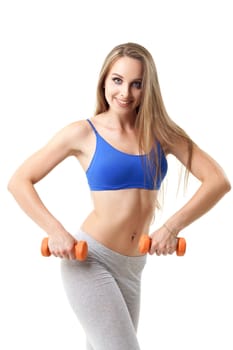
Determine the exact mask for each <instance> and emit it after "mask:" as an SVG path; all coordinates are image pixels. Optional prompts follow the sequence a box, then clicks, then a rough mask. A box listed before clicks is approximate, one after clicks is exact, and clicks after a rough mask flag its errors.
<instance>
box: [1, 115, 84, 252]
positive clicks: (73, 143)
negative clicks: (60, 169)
mask: <svg viewBox="0 0 233 350" xmlns="http://www.w3.org/2000/svg"><path fill="white" fill-rule="evenodd" d="M87 131H88V129H87V128H86V126H85V124H84V123H83V122H75V123H72V124H70V125H68V126H66V127H65V128H63V129H62V130H61V131H59V132H58V133H57V134H56V135H55V136H54V137H53V138H52V139H51V140H50V141H49V142H48V144H47V145H45V146H44V147H43V148H42V149H40V150H39V151H37V152H36V153H35V154H33V155H32V156H31V157H30V158H28V159H27V160H26V161H25V162H24V163H23V164H22V165H21V166H20V167H19V168H18V169H17V170H16V171H15V173H14V174H13V176H12V177H11V179H10V181H9V183H8V190H9V191H10V192H11V193H12V195H13V196H14V198H15V200H16V201H17V203H18V204H19V206H20V207H21V208H22V209H23V211H24V212H25V213H26V214H27V215H28V216H29V217H30V218H31V219H32V220H33V221H34V222H35V223H36V224H38V225H39V226H40V227H41V228H42V229H43V230H44V231H45V232H46V233H47V234H48V236H49V249H50V251H51V253H52V254H54V255H55V256H60V257H67V258H74V249H73V247H74V243H75V240H74V238H73V237H72V236H71V235H70V234H69V233H68V232H67V231H66V230H65V228H64V227H63V225H62V224H61V223H60V222H59V221H58V220H57V219H56V218H55V217H54V216H53V215H52V214H51V212H50V211H49V210H48V209H47V208H46V206H45V205H44V203H43V202H42V200H41V198H40V197H39V194H38V193H37V191H36V190H35V187H34V185H35V184H36V183H37V182H39V181H40V180H41V179H42V178H44V177H45V176H46V175H47V174H48V173H49V172H50V171H51V170H52V169H53V168H54V167H56V165H58V164H59V163H60V162H62V161H63V160H64V159H65V158H67V157H68V156H71V155H76V156H78V153H79V152H81V147H80V145H81V144H82V141H83V140H84V138H85V135H86V134H87Z"/></svg>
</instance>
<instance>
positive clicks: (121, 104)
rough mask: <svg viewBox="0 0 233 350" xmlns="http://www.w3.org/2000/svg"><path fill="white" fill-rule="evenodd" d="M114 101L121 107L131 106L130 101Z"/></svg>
mask: <svg viewBox="0 0 233 350" xmlns="http://www.w3.org/2000/svg"><path fill="white" fill-rule="evenodd" d="M116 100H117V103H118V104H119V105H120V106H122V107H127V106H129V105H130V104H131V101H122V100H118V99H116Z"/></svg>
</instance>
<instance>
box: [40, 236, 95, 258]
mask: <svg viewBox="0 0 233 350" xmlns="http://www.w3.org/2000/svg"><path fill="white" fill-rule="evenodd" d="M74 252H75V257H76V259H77V260H80V261H83V260H85V259H86V258H87V254H88V246H87V242H85V241H78V242H76V244H75V246H74ZM41 254H42V255H43V256H50V255H51V252H50V250H49V246H48V237H45V238H44V239H43V240H42V242H41Z"/></svg>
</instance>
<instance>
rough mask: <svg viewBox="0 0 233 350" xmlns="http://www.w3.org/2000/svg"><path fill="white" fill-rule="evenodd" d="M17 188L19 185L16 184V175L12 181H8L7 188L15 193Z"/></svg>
mask: <svg viewBox="0 0 233 350" xmlns="http://www.w3.org/2000/svg"><path fill="white" fill-rule="evenodd" d="M16 188H17V185H16V179H15V177H14V176H13V177H12V178H11V179H10V181H9V182H8V184H7V190H8V191H9V192H10V193H11V194H13V195H14V193H15V190H16Z"/></svg>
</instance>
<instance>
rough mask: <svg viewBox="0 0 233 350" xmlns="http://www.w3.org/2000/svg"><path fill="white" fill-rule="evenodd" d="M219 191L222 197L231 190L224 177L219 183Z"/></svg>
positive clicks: (228, 182)
mask: <svg viewBox="0 0 233 350" xmlns="http://www.w3.org/2000/svg"><path fill="white" fill-rule="evenodd" d="M219 189H220V191H221V193H222V195H223V196H224V195H225V194H226V193H227V192H229V191H230V190H231V183H230V181H229V180H228V178H226V177H224V178H222V179H221V180H220V181H219Z"/></svg>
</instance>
